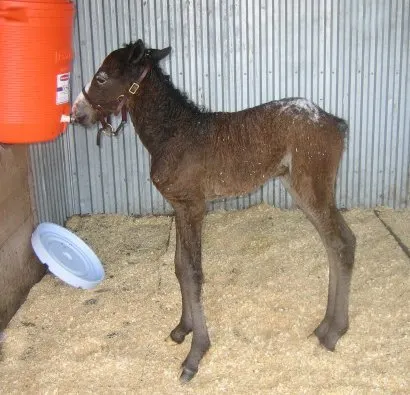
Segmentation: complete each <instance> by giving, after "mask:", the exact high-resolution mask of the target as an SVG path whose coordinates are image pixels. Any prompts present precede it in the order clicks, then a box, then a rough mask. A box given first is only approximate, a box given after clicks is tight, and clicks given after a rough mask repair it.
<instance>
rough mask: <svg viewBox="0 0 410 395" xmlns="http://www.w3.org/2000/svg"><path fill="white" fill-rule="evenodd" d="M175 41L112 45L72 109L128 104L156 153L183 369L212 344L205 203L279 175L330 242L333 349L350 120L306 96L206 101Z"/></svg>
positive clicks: (80, 114) (344, 260)
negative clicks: (221, 104) (180, 74)
mask: <svg viewBox="0 0 410 395" xmlns="http://www.w3.org/2000/svg"><path fill="white" fill-rule="evenodd" d="M170 51H171V49H170V48H165V49H162V50H158V49H146V48H145V46H144V44H143V42H142V41H141V40H138V41H137V42H136V43H132V44H129V45H127V46H125V47H124V48H120V49H118V50H116V51H113V52H112V53H110V54H109V55H108V56H107V58H106V59H105V60H104V62H103V63H102V65H101V67H100V68H99V69H98V71H97V73H96V74H95V75H94V77H93V79H92V81H91V83H90V84H88V85H87V86H86V87H85V89H84V92H85V94H84V93H80V95H79V96H78V98H77V99H76V101H75V102H74V105H73V109H72V112H73V118H74V119H75V121H76V122H78V123H80V124H82V125H85V126H89V125H91V124H94V123H96V122H98V121H102V119H101V117H102V115H101V114H103V115H104V116H106V115H108V114H110V113H115V112H118V108H119V105H121V107H122V106H126V108H127V109H128V111H129V113H130V115H131V118H132V121H133V124H134V127H135V130H136V132H137V133H138V135H139V137H140V139H141V141H142V142H143V144H144V145H145V147H146V148H147V150H148V151H149V153H150V154H151V159H152V160H151V179H152V181H153V183H154V184H155V186H156V187H157V188H158V190H159V191H160V192H161V193H162V195H163V196H164V197H165V198H166V199H167V200H168V201H169V202H170V203H171V204H172V206H173V208H174V210H175V218H176V251H175V273H176V276H177V278H178V281H179V284H180V287H181V295H182V314H181V318H180V321H179V323H178V325H177V326H176V327H175V328H174V329H173V330H172V331H171V334H170V339H172V340H173V341H174V342H176V343H182V342H183V341H184V339H185V337H186V335H187V334H188V333H190V332H192V343H191V348H190V351H189V353H188V355H187V357H186V359H185V361H184V362H183V363H182V367H183V369H182V373H181V377H180V379H181V380H182V381H188V380H190V379H191V378H192V377H193V376H194V375H195V373H196V372H197V371H198V365H199V362H200V361H201V359H202V357H203V355H204V354H205V353H206V351H207V350H208V349H209V347H210V340H209V336H208V330H207V326H206V322H205V316H204V313H203V306H202V301H201V291H202V282H203V275H202V265H201V232H202V222H203V219H204V215H205V203H206V201H207V200H211V199H215V198H220V197H225V196H233V195H240V194H244V193H248V192H250V191H252V190H254V189H255V188H257V187H258V186H260V185H261V184H263V183H265V182H266V181H267V180H268V179H270V178H272V177H279V178H280V180H281V181H282V183H283V184H284V186H285V187H286V189H287V191H288V192H289V193H290V194H291V195H292V198H293V200H294V201H295V202H296V204H297V205H298V206H299V207H300V208H301V210H303V212H304V213H305V214H306V216H307V218H308V219H309V220H310V221H311V222H312V224H313V225H314V226H315V228H316V229H317V231H318V232H319V234H320V236H321V239H322V241H323V244H324V246H325V248H326V251H327V254H328V259H329V289H328V300H327V308H326V312H325V315H324V318H323V320H322V321H321V323H320V324H319V326H318V327H317V328H316V329H315V331H314V333H315V335H316V336H317V337H318V339H319V341H320V343H321V344H322V345H323V346H325V347H326V348H327V349H329V350H333V349H334V348H335V345H336V343H337V341H338V340H339V338H340V337H341V336H342V335H343V334H344V333H345V332H346V331H347V329H348V297H349V288H350V280H351V273H352V267H353V262H354V252H355V244H356V242H355V236H354V234H353V233H352V231H351V230H350V228H349V226H348V225H347V224H346V222H345V221H344V219H343V217H342V215H341V214H340V212H339V211H338V210H337V208H336V204H335V194H334V187H335V179H336V173H337V169H338V166H339V163H340V159H341V156H342V152H343V146H344V138H345V134H346V133H347V130H348V127H347V124H346V123H345V121H343V120H342V119H340V118H337V117H335V116H333V115H331V114H328V113H327V112H325V111H323V110H322V109H321V108H319V107H318V106H316V105H315V104H313V103H311V102H309V101H308V100H305V99H301V98H288V99H283V100H277V101H272V102H270V103H266V104H262V105H260V106H257V107H254V108H249V109H246V110H243V111H239V112H233V113H226V112H206V111H203V110H202V109H200V108H199V107H197V106H196V105H195V104H194V103H192V102H191V101H189V100H188V99H187V98H186V96H185V95H184V94H182V93H181V92H180V91H179V90H178V89H176V88H175V87H174V85H173V84H172V82H171V81H170V79H169V77H168V76H166V75H164V73H163V72H162V70H161V68H160V67H159V66H158V62H159V61H160V60H161V59H162V58H164V57H165V56H167V55H168V54H169V53H170ZM137 81H138V83H137ZM136 85H138V88H137V89H136ZM96 109H98V111H97V110H96Z"/></svg>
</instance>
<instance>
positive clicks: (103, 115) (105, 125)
mask: <svg viewBox="0 0 410 395" xmlns="http://www.w3.org/2000/svg"><path fill="white" fill-rule="evenodd" d="M150 70H151V65H150V64H148V65H147V66H145V68H144V70H143V71H142V73H141V74H140V76H139V77H138V79H137V81H136V82H133V83H132V84H131V86H130V87H129V89H128V90H127V92H125V94H123V95H120V96H118V97H117V100H115V101H111V102H106V103H104V104H103V105H100V104H97V103H95V102H94V101H93V100H91V98H90V96H89V95H88V93H87V92H86V91H85V88H83V89H82V93H83V95H84V98H85V100H87V101H88V103H89V104H90V106H91V107H92V108H93V110H94V111H96V113H97V120H98V121H100V122H101V125H102V127H101V128H99V129H98V132H97V145H98V146H100V144H101V133H103V134H105V135H106V136H117V135H118V133H119V132H120V131H121V130H122V129H123V128H124V125H125V124H126V123H127V106H126V105H125V104H126V103H127V101H128V96H127V95H128V93H130V94H131V95H135V94H136V93H137V91H138V89H139V88H140V84H141V82H142V81H143V80H144V78H145V77H146V75H147V74H148V72H149V71H150ZM115 103H118V105H117V108H116V109H115V111H114V114H115V115H118V114H119V112H120V111H121V123H120V124H119V125H118V127H117V129H115V130H114V128H113V127H112V125H111V123H110V122H111V120H110V115H111V113H112V111H108V110H106V109H104V107H107V106H110V105H112V104H115Z"/></svg>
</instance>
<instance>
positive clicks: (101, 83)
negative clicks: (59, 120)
mask: <svg viewBox="0 0 410 395" xmlns="http://www.w3.org/2000/svg"><path fill="white" fill-rule="evenodd" d="M170 52H171V48H170V47H168V48H164V49H161V50H159V49H146V48H145V46H144V43H143V42H142V41H141V40H138V41H137V42H135V43H132V44H128V45H127V46H125V47H124V48H120V49H117V50H115V51H113V52H111V53H110V54H109V55H108V56H107V57H106V58H105V59H104V61H103V63H102V65H101V66H100V68H99V69H98V70H97V72H96V73H95V75H94V77H93V78H92V80H91V82H90V83H88V84H87V85H86V86H85V88H84V89H83V91H82V92H81V93H80V94H79V95H78V96H77V98H76V100H75V101H74V104H73V107H72V117H73V120H74V121H75V122H76V123H79V124H81V125H84V126H90V125H92V124H94V123H96V122H97V121H98V120H99V117H100V116H102V115H104V116H107V115H109V114H112V113H114V114H117V113H118V112H119V110H120V109H121V107H122V105H124V104H125V102H126V101H127V99H128V98H129V97H131V96H132V95H134V94H135V93H136V92H137V90H138V84H139V83H140V82H142V80H143V79H144V77H145V76H146V74H147V72H149V70H150V69H151V67H152V66H153V65H154V64H155V63H156V62H158V61H160V60H161V59H163V58H164V57H165V56H167V55H168V54H169V53H170Z"/></svg>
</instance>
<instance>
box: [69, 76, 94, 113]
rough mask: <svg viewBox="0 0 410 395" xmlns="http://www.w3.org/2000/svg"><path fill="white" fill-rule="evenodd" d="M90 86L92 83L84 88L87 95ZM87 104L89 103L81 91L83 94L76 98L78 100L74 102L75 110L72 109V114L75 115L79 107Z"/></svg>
mask: <svg viewBox="0 0 410 395" xmlns="http://www.w3.org/2000/svg"><path fill="white" fill-rule="evenodd" d="M90 85H91V82H89V83H88V84H87V85H86V86H85V87H84V90H85V91H86V92H87V93H88V89H90ZM86 102H87V100H85V97H84V94H83V91H81V92H80V93H79V95H78V96H77V97H76V99H75V100H74V103H73V108H72V113H73V114H75V111H76V110H77V108H78V107H79V106H80V107H81V106H82V105H84V104H85V103H86Z"/></svg>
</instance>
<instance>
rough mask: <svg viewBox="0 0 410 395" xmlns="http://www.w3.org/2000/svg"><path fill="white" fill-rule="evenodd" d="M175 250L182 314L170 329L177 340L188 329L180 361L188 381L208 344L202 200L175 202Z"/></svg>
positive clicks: (180, 340)
mask: <svg viewBox="0 0 410 395" xmlns="http://www.w3.org/2000/svg"><path fill="white" fill-rule="evenodd" d="M173 206H174V209H175V218H176V228H177V246H176V248H177V250H176V255H175V272H176V275H177V277H178V281H179V284H180V287H181V295H182V315H181V321H180V323H179V324H178V325H177V327H176V328H175V329H174V330H173V331H172V332H171V335H170V336H171V338H172V339H173V340H174V341H176V342H177V343H180V342H182V341H183V340H184V338H185V336H186V334H187V333H189V332H190V331H191V330H192V332H193V334H192V343H191V349H190V351H189V353H188V356H187V357H186V359H185V361H184V362H183V363H182V369H183V370H182V373H181V377H180V380H181V381H184V382H186V381H189V380H191V379H192V377H194V376H195V374H196V372H197V371H198V365H199V362H200V361H201V359H202V357H203V356H204V354H205V353H206V351H207V350H208V349H209V347H210V341H209V335H208V329H207V327H206V322H205V316H204V312H203V306H202V301H201V293H202V282H203V274H202V263H201V234H202V222H203V218H204V215H205V203H204V202H203V201H200V202H184V203H174V204H173Z"/></svg>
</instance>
